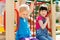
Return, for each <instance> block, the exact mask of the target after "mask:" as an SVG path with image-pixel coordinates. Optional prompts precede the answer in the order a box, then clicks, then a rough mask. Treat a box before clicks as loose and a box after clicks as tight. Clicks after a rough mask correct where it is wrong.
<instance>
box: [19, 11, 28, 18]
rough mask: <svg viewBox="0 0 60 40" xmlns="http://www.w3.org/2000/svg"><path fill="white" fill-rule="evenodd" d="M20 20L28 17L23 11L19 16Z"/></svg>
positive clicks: (26, 12)
mask: <svg viewBox="0 0 60 40" xmlns="http://www.w3.org/2000/svg"><path fill="white" fill-rule="evenodd" d="M20 16H21V17H22V18H27V17H28V11H23V12H21V15H20Z"/></svg>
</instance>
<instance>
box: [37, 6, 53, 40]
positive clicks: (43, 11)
mask: <svg viewBox="0 0 60 40" xmlns="http://www.w3.org/2000/svg"><path fill="white" fill-rule="evenodd" d="M47 11H48V9H47V7H45V6H41V7H40V8H39V16H38V17H37V18H36V38H37V39H39V40H52V38H51V37H50V36H49V34H48V30H47V29H46V26H47V24H49V18H48V17H46V15H47Z"/></svg>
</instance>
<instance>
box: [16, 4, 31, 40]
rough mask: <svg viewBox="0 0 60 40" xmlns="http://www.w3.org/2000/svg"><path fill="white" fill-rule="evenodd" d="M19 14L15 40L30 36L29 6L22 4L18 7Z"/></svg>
mask: <svg viewBox="0 0 60 40" xmlns="http://www.w3.org/2000/svg"><path fill="white" fill-rule="evenodd" d="M19 11H20V14H19V17H20V18H19V27H18V30H17V32H16V40H22V39H24V38H27V37H30V28H29V25H28V20H27V17H28V11H29V6H28V5H25V4H22V5H21V6H20V8H19Z"/></svg>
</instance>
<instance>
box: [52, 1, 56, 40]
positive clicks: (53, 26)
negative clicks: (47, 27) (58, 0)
mask: <svg viewBox="0 0 60 40" xmlns="http://www.w3.org/2000/svg"><path fill="white" fill-rule="evenodd" d="M55 6H56V5H55V4H53V0H51V20H52V37H53V39H54V40H56V19H55V18H56V17H55V12H56V9H55V8H56V7H55Z"/></svg>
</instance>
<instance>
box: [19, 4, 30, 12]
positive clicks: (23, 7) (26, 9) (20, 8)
mask: <svg viewBox="0 0 60 40" xmlns="http://www.w3.org/2000/svg"><path fill="white" fill-rule="evenodd" d="M29 10H30V8H29V6H28V5H26V4H22V5H21V6H20V7H19V11H20V12H23V11H29Z"/></svg>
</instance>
